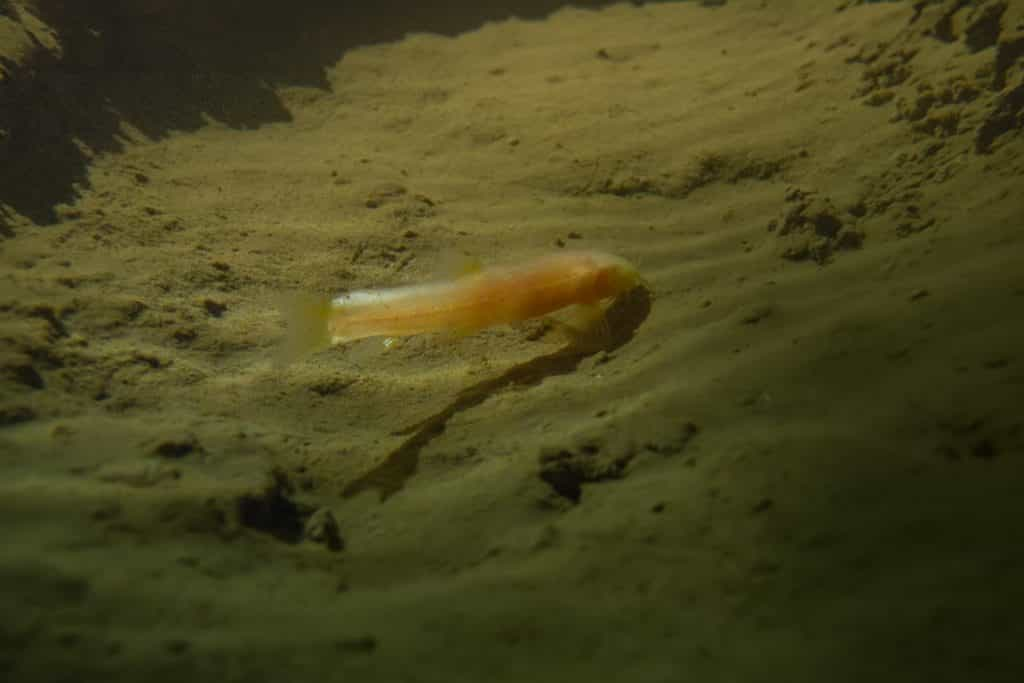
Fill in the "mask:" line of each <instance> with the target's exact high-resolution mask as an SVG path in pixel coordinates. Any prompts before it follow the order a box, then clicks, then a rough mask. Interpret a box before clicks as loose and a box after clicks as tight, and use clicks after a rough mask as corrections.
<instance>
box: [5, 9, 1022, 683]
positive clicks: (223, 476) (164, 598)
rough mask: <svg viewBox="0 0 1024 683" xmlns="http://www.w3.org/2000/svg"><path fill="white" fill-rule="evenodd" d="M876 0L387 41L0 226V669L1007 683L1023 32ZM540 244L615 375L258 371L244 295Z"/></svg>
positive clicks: (429, 267)
mask: <svg viewBox="0 0 1024 683" xmlns="http://www.w3.org/2000/svg"><path fill="white" fill-rule="evenodd" d="M15 4H16V3H15ZM153 4H154V5H159V4H160V3H153ZM763 4H768V5H771V6H772V7H769V8H763V7H761V5H763ZM853 4H854V3H843V5H853ZM915 4H916V5H918V7H917V9H915V8H914V6H913V5H914V4H912V3H909V2H908V3H902V2H897V3H879V4H867V5H862V6H852V7H848V8H845V9H843V10H842V11H837V9H838V8H839V4H838V3H833V2H818V1H811V0H808V1H807V2H796V1H793V2H785V3H761V2H742V1H737V2H729V3H727V4H726V5H725V6H724V7H717V8H709V7H702V6H700V5H699V4H697V3H666V4H646V5H644V6H634V5H628V4H623V5H615V6H611V7H607V8H604V9H600V10H580V9H562V10H559V11H557V12H555V13H554V14H552V15H550V16H549V17H547V18H544V19H538V20H531V21H524V20H518V19H508V20H501V21H495V22H491V23H487V24H484V25H481V26H478V27H477V28H474V29H472V30H468V31H465V32H462V33H460V34H458V35H454V36H442V35H436V34H411V35H408V36H406V37H405V38H403V39H400V40H394V41H390V42H386V43H382V44H374V45H364V46H360V47H353V48H352V49H349V50H347V51H345V52H344V54H343V55H341V57H340V59H338V61H336V62H332V63H330V64H329V65H327V67H326V68H325V70H324V83H323V84H321V85H320V86H319V87H318V86H314V85H299V84H295V83H290V84H289V83H277V84H274V85H273V93H274V95H275V97H277V98H278V100H279V102H280V103H281V106H282V107H283V113H282V115H281V116H280V117H279V118H280V121H278V122H273V123H263V124H262V125H254V126H247V125H234V124H232V123H231V121H230V120H229V119H230V117H225V116H218V115H214V114H212V113H207V114H204V118H205V119H206V121H207V123H205V124H203V125H197V126H196V127H194V128H192V129H189V130H179V131H173V130H172V131H170V132H167V133H166V134H163V133H161V134H159V135H152V134H150V133H148V132H147V130H146V129H145V128H146V127H145V125H144V123H145V121H146V120H147V119H145V117H144V116H143V115H138V116H136V117H134V118H133V119H132V120H127V119H126V120H125V122H124V124H123V128H122V130H121V132H120V133H119V136H120V140H121V142H122V143H123V145H119V148H118V149H116V151H114V150H112V151H109V152H103V151H102V150H99V151H97V150H92V151H91V152H89V153H90V155H91V158H92V161H91V162H90V163H89V165H88V167H87V170H86V172H87V176H86V177H85V178H83V179H82V180H81V181H80V182H78V183H76V184H75V185H74V192H73V193H72V194H73V196H72V197H71V198H69V199H68V200H67V201H66V202H62V203H59V204H55V205H54V206H53V207H52V211H53V221H46V220H36V219H34V218H33V217H31V216H28V215H24V212H20V211H19V210H18V209H17V207H15V206H14V205H13V202H14V201H15V200H14V199H10V198H9V202H10V203H11V205H9V206H7V207H6V208H5V210H4V211H3V217H4V218H3V220H4V226H5V227H4V235H5V239H4V241H2V242H0V263H2V266H0V268H2V272H0V283H2V284H0V353H2V357H0V361H2V364H3V373H2V380H0V381H2V384H0V416H2V422H3V426H2V427H0V467H2V468H3V470H2V471H3V476H2V478H0V520H2V522H0V525H2V526H0V528H2V530H3V538H4V543H3V549H2V551H0V558H2V561H0V596H2V597H0V599H2V601H3V604H4V613H5V617H4V619H3V623H2V625H0V670H2V671H3V677H4V679H5V680H10V681H15V680H61V679H62V677H67V676H69V675H71V672H73V677H74V680H77V681H88V680H110V679H111V676H112V675H114V674H115V673H118V675H120V676H122V677H124V676H126V675H127V676H129V677H131V676H135V677H139V678H141V677H142V676H143V675H145V676H146V677H147V678H148V679H149V680H153V681H157V680H161V681H162V680H180V679H181V676H184V675H187V676H190V677H192V678H193V679H201V680H229V681H234V680H237V681H243V680H244V681H257V680H266V681H298V680H314V679H316V680H328V681H334V680H338V681H342V680H345V681H356V680H362V681H437V682H441V681H443V682H445V683H451V682H455V681H467V682H481V681H558V682H565V681H577V680H593V681H630V682H646V681H652V682H653V681H658V682H667V681H760V680H764V681H769V680H771V681H776V680H786V681H822V680H850V681H854V680H856V681H863V680H871V679H872V678H875V679H879V678H881V679H885V680H900V681H924V680H928V681H944V680H949V681H967V680H971V681H999V680H1005V681H1010V680H1016V679H1015V678H1014V675H1013V672H1014V671H1017V672H1019V671H1020V670H1021V666H1024V665H1022V664H1021V662H1020V655H1019V654H1018V653H1019V645H1020V642H1021V636H1024V630H1022V627H1021V625H1020V623H1021V621H1020V618H1021V612H1020V608H1021V607H1022V605H1024V584H1022V583H1021V580H1020V577H1021V572H1022V569H1024V543H1022V540H1024V539H1022V533H1021V525H1020V519H1021V518H1022V515H1024V497H1022V496H1021V495H1020V491H1021V486H1022V485H1024V431H1022V430H1024V421H1022V420H1024V418H1022V415H1024V413H1022V412H1021V402H1022V399H1024V357H1022V355H1021V348H1024V317H1022V311H1024V251H1022V249H1024V242H1022V239H1024V238H1022V233H1021V227H1022V222H1021V221H1022V218H1024V195H1022V192H1024V191H1022V189H1021V188H1024V157H1022V156H1021V153H1022V151H1024V138H1022V136H1021V131H1020V121H1021V117H1022V111H1024V94H1022V93H1024V80H1022V78H1024V73H1022V70H1021V67H1020V64H1019V61H1020V54H1021V52H1024V49H1022V48H1021V45H1022V44H1024V43H1022V40H1024V39H1022V37H1021V35H1022V34H1021V31H1022V28H1024V26H1022V16H1024V15H1022V13H1021V8H1020V3H1017V2H1009V3H1002V4H1000V3H992V2H986V3H968V6H967V7H965V8H963V9H961V10H960V11H959V12H957V13H955V14H949V13H948V12H947V11H946V9H944V8H945V7H946V6H944V5H941V4H927V3H915ZM1004 5H1008V7H1007V8H1006V9H1005V12H1003V13H1000V12H999V11H998V7H1002V6H1004ZM996 6H998V7H996ZM993 7H996V9H995V10H994V9H993ZM947 9H948V8H947ZM154 11H155V10H154ZM0 19H2V20H4V21H7V19H5V18H3V17H0ZM118 78H120V79H123V80H120V81H118V84H119V85H118V87H120V88H125V89H130V88H131V81H130V78H129V77H128V76H125V75H121V76H119V77H118ZM209 78H210V79H214V78H215V75H210V76H209ZM144 97H145V93H142V94H140V98H142V99H144ZM182 106H183V107H184V106H186V105H185V104H182ZM189 106H197V107H199V109H202V103H201V102H198V103H191V104H190V105H189ZM140 111H142V112H145V111H146V110H145V107H143V106H141V105H140ZM153 115H154V116H155V114H153ZM225 121H227V122H225ZM12 163H13V161H12ZM563 245H564V246H563ZM574 247H580V248H594V249H601V250H606V251H610V252H613V253H616V254H619V255H621V256H624V257H626V258H628V259H630V260H631V261H633V262H634V263H636V264H637V265H638V267H639V268H640V269H641V270H642V272H643V273H644V275H645V276H646V277H647V279H648V280H649V281H650V283H651V288H652V293H651V294H650V296H644V295H642V294H641V295H637V296H634V297H633V298H631V299H630V300H629V301H625V302H622V303H621V304H620V305H619V307H618V308H617V309H616V310H615V311H614V312H613V315H614V316H615V317H614V319H613V322H615V323H616V324H617V325H618V326H619V328H620V334H619V337H618V340H617V341H618V344H617V348H612V349H608V350H603V351H599V352H597V353H592V354H589V355H583V356H576V355H571V354H565V353H562V352H561V351H559V348H560V345H561V341H560V340H559V338H558V337H557V336H555V335H551V334H544V331H545V330H544V328H543V326H542V325H538V324H531V325H527V326H524V327H523V328H522V329H496V330H492V331H489V332H486V333H483V334H480V335H477V336H474V337H470V338H464V339H438V338H433V337H424V338H416V339H412V340H409V341H408V342H407V343H405V344H403V345H401V346H399V347H397V348H392V349H390V350H388V351H384V350H383V349H382V347H381V345H380V341H379V340H367V341H365V342H360V343H356V344H353V345H352V346H350V347H347V348H341V349H333V350H330V351H328V352H324V353H321V354H317V355H315V356H313V357H310V358H309V359H307V360H304V361H302V362H299V363H296V364H294V365H292V366H289V367H287V368H285V369H284V370H279V369H275V368H274V367H273V366H272V363H271V360H272V356H273V351H274V348H275V345H276V343H277V342H278V340H279V339H280V337H281V336H282V334H283V329H282V326H281V321H280V319H279V316H278V314H277V311H276V308H275V305H274V302H275V300H276V298H277V297H278V296H279V295H281V294H282V293H285V292H289V291H294V290H300V291H309V292H320V293H330V292H335V291H339V290H342V289H346V288H354V287H368V286H378V285H392V284H400V283H408V282H415V281H418V280H421V279H426V278H432V277H436V276H438V275H441V274H443V273H444V271H445V269H446V267H448V266H449V265H450V264H451V263H452V262H453V261H458V260H459V259H460V258H463V257H466V256H469V257H476V258H480V259H482V260H484V261H485V262H514V261H516V260H519V259H523V258H528V257H530V256H532V255H536V254H542V253H547V252H550V251H552V250H557V249H559V248H574ZM335 524H336V529H335ZM125 680H127V678H125Z"/></svg>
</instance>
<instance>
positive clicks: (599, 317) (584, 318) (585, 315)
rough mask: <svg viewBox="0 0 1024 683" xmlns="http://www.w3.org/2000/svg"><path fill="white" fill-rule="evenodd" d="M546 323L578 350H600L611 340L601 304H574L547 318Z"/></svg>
mask: <svg viewBox="0 0 1024 683" xmlns="http://www.w3.org/2000/svg"><path fill="white" fill-rule="evenodd" d="M548 322H550V323H551V326H552V327H553V328H554V329H555V330H556V331H557V332H558V333H559V334H561V335H562V336H563V337H564V338H565V339H566V341H568V342H569V343H570V344H571V345H573V346H578V347H580V348H601V347H603V346H605V345H607V343H608V340H609V339H610V338H611V329H610V328H609V327H608V318H607V317H606V316H605V310H604V307H603V306H601V304H597V303H595V304H575V305H573V306H570V307H569V308H566V309H565V310H563V311H561V312H559V314H558V317H557V318H555V317H549V318H548Z"/></svg>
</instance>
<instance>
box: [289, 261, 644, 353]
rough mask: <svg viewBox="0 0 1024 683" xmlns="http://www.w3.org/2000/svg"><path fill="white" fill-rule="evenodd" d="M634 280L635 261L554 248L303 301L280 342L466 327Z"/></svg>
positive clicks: (514, 318)
mask: <svg viewBox="0 0 1024 683" xmlns="http://www.w3.org/2000/svg"><path fill="white" fill-rule="evenodd" d="M641 282H642V278H641V277H640V274H639V273H638V272H637V270H636V268H634V267H633V266H632V265H631V264H630V263H629V262H627V261H626V260H624V259H622V258H619V257H618V256H613V255H611V254H606V253H602V252H596V251H570V252H559V253H557V254H552V255H549V256H544V257H541V258H538V259H535V260H532V261H528V262H525V263H522V264H519V265H513V266H501V267H493V268H487V269H482V270H478V271H476V272H472V273H470V274H467V275H464V276H462V277H459V278H456V279H454V280H450V281H443V282H433V283H426V284H421V285H409V286H401V287H394V288H388V289H376V290H357V291H352V292H348V293H345V294H342V295H340V296H337V297H335V298H333V299H331V300H330V301H328V302H322V301H321V302H306V303H305V304H304V305H300V306H299V307H298V310H292V311H291V312H290V314H289V318H290V320H289V328H290V329H289V334H290V341H289V343H288V344H286V346H288V347H290V348H291V350H292V351H293V352H294V351H295V350H312V349H316V348H319V347H323V346H326V345H327V344H328V343H330V344H341V343H345V342H351V341H355V340H357V339H363V338H366V337H376V336H383V337H407V336H411V335H416V334H424V333H429V332H453V333H456V334H470V333H473V332H476V331H479V330H482V329H485V328H488V327H493V326H496V325H503V324H510V323H517V322H520V321H524V320H529V319H532V318H538V317H541V316H545V315H548V314H551V313H554V312H556V311H559V310H561V309H564V308H567V307H569V306H573V305H583V306H594V305H597V304H600V302H602V301H605V300H609V299H614V298H615V297H617V296H619V295H620V294H623V293H624V292H627V291H629V290H631V289H633V288H634V287H636V286H638V285H639V284H641ZM286 353H287V350H286Z"/></svg>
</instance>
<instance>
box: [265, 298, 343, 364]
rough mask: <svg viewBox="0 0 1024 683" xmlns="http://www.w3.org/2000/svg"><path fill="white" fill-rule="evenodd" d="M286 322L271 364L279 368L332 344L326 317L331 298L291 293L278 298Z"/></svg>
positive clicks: (328, 313)
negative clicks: (284, 333) (282, 340)
mask: <svg viewBox="0 0 1024 683" xmlns="http://www.w3.org/2000/svg"><path fill="white" fill-rule="evenodd" d="M278 306H279V307H280V309H281V314H282V315H283V316H284V319H285V324H286V325H287V328H288V329H287V333H286V335H285V338H284V342H283V343H282V344H281V347H280V348H279V349H278V350H277V353H276V354H275V356H274V365H275V366H277V367H279V368H281V367H284V366H286V365H288V364H289V363H292V362H294V361H296V360H298V359H299V358H302V357H303V356H305V355H308V354H310V353H313V352H314V351H320V350H321V349H325V348H327V347H328V346H330V345H331V334H330V330H329V329H328V327H327V321H328V319H329V317H330V313H331V300H330V299H327V298H324V297H316V296H310V295H302V294H293V295H288V296H285V297H282V298H281V299H280V300H279V301H278Z"/></svg>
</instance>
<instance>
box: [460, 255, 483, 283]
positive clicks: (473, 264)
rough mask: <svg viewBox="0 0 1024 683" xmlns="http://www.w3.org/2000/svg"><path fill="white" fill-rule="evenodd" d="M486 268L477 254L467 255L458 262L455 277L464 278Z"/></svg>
mask: <svg viewBox="0 0 1024 683" xmlns="http://www.w3.org/2000/svg"><path fill="white" fill-rule="evenodd" d="M483 269H484V265H483V263H482V262H481V261H480V259H478V258H476V257H475V256H466V257H464V258H462V259H460V260H459V261H457V262H456V266H455V273H454V275H455V277H456V278H464V277H470V276H473V275H476V274H477V273H479V272H480V271H481V270H483Z"/></svg>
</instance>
